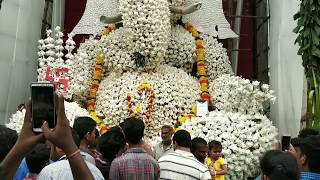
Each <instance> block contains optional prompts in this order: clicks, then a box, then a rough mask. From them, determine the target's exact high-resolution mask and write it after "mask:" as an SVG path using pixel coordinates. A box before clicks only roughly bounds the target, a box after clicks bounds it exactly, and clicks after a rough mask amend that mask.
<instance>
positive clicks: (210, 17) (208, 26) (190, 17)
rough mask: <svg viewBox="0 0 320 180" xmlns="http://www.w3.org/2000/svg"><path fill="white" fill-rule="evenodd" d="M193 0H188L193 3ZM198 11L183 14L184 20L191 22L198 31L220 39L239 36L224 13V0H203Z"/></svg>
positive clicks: (188, 2)
mask: <svg viewBox="0 0 320 180" xmlns="http://www.w3.org/2000/svg"><path fill="white" fill-rule="evenodd" d="M192 1H193V0H187V4H191V3H192ZM201 2H202V6H201V8H200V9H199V10H198V11H195V12H193V13H191V14H187V15H184V16H183V21H184V22H190V23H191V24H192V25H193V26H194V27H196V28H197V30H198V31H200V32H202V33H206V34H209V35H212V36H218V38H219V39H227V38H236V37H238V35H237V34H235V33H234V32H233V31H232V30H231V28H230V24H229V23H228V21H227V20H226V17H225V16H224V14H223V8H222V0H202V1H201Z"/></svg>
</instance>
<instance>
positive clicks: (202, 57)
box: [176, 21, 210, 130]
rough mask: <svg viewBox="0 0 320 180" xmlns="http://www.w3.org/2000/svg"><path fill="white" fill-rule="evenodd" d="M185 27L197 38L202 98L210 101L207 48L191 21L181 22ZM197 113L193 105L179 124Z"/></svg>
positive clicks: (197, 60)
mask: <svg viewBox="0 0 320 180" xmlns="http://www.w3.org/2000/svg"><path fill="white" fill-rule="evenodd" d="M179 23H180V24H181V25H183V27H184V28H185V29H186V30H188V31H189V32H190V33H191V34H192V36H193V37H194V38H195V40H196V43H195V45H196V56H197V59H196V62H197V69H198V74H199V76H200V78H199V83H200V89H201V99H203V100H206V101H209V100H210V94H209V91H208V90H209V88H208V79H207V73H206V59H205V49H204V42H203V39H202V38H201V37H200V33H199V31H198V30H197V29H196V28H195V27H193V25H192V24H191V23H186V24H184V23H183V22H182V21H180V22H179ZM195 115H196V108H195V107H192V110H191V113H189V114H187V115H185V116H183V117H182V118H180V119H179V120H178V123H179V125H182V124H183V123H185V121H187V120H188V119H191V118H192V117H194V116H195ZM176 130H179V127H178V128H176Z"/></svg>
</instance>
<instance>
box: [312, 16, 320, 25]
mask: <svg viewBox="0 0 320 180" xmlns="http://www.w3.org/2000/svg"><path fill="white" fill-rule="evenodd" d="M313 20H315V21H316V22H317V24H318V25H319V26H320V19H319V17H318V16H313Z"/></svg>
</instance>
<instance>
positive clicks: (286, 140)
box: [281, 136, 291, 151]
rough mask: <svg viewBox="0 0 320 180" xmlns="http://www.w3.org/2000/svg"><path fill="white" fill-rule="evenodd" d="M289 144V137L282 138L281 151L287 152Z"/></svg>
mask: <svg viewBox="0 0 320 180" xmlns="http://www.w3.org/2000/svg"><path fill="white" fill-rule="evenodd" d="M290 143H291V136H282V138H281V147H282V151H285V150H288V149H289V146H290Z"/></svg>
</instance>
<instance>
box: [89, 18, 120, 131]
mask: <svg viewBox="0 0 320 180" xmlns="http://www.w3.org/2000/svg"><path fill="white" fill-rule="evenodd" d="M121 25H122V24H113V25H110V26H109V27H106V28H105V29H104V31H103V32H102V33H101V35H102V36H107V35H109V34H110V33H111V32H112V31H114V30H116V29H117V28H118V27H121ZM104 60H105V56H104V54H103V53H102V52H101V51H99V52H98V53H97V54H96V64H95V67H94V71H93V75H92V82H91V86H90V89H89V96H88V102H87V111H88V112H89V114H90V115H91V117H92V118H93V119H94V120H95V121H96V123H97V125H98V126H99V127H100V132H101V133H102V134H103V133H105V132H106V131H107V130H108V127H107V125H106V124H104V122H103V121H102V120H101V118H100V117H99V116H98V115H97V113H96V112H95V106H96V97H97V91H98V89H99V85H100V82H101V80H102V76H103V73H104V69H103V65H104Z"/></svg>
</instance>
